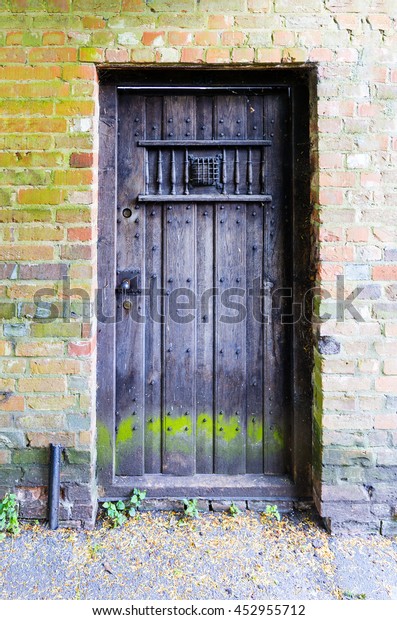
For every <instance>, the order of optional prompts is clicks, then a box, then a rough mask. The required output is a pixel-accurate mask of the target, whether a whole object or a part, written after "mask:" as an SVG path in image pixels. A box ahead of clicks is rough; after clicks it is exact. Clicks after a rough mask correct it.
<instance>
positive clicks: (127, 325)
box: [115, 96, 145, 475]
mask: <svg viewBox="0 0 397 620" xmlns="http://www.w3.org/2000/svg"><path fill="white" fill-rule="evenodd" d="M144 110H145V107H144V99H143V97H134V98H131V97H128V96H127V97H126V96H120V98H119V104H118V114H119V135H120V136H122V139H120V140H119V144H118V167H117V178H118V205H117V213H118V215H117V244H116V264H117V273H118V276H117V278H118V285H120V284H121V281H122V280H123V279H127V280H129V279H131V277H132V275H133V274H137V275H136V276H135V277H136V278H137V279H138V280H137V283H136V284H137V287H138V288H140V289H141V288H142V286H143V284H144V282H145V252H144V238H145V217H144V214H141V209H140V208H138V205H137V206H136V207H135V208H134V207H132V203H133V197H134V196H136V195H137V193H139V192H141V191H142V189H143V181H144V152H143V150H142V149H141V150H139V151H138V152H137V151H136V149H134V147H133V144H134V140H133V135H132V134H133V133H134V132H136V131H139V132H142V131H143V126H144V123H145V117H144ZM130 207H132V208H131V211H132V215H131V217H124V216H123V211H124V209H125V208H130ZM128 305H130V307H127V306H128ZM143 309H144V298H143V296H142V295H135V296H131V295H125V294H124V293H121V292H119V293H118V296H117V324H116V343H117V346H116V470H115V471H116V474H117V475H126V474H128V475H132V474H136V475H140V474H142V473H143V472H144V451H143V437H144V415H145V373H144V365H143V363H142V362H143V360H144V359H145V324H144V322H143V321H142V320H140V316H141V315H142V314H143Z"/></svg>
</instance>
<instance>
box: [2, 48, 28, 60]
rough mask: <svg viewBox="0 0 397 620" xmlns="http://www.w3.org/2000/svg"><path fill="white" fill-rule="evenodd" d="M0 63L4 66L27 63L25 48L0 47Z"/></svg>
mask: <svg viewBox="0 0 397 620" xmlns="http://www.w3.org/2000/svg"><path fill="white" fill-rule="evenodd" d="M0 62H1V63H2V64H6V63H13V62H26V51H25V50H24V49H23V48H22V49H19V48H13V47H0Z"/></svg>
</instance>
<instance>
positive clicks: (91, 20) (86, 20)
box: [82, 15, 106, 30]
mask: <svg viewBox="0 0 397 620" xmlns="http://www.w3.org/2000/svg"><path fill="white" fill-rule="evenodd" d="M82 22H83V26H84V28H87V30H100V29H102V28H105V27H106V22H105V20H104V19H103V18H102V17H95V16H90V15H85V16H84V17H83V20H82Z"/></svg>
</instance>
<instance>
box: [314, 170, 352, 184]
mask: <svg viewBox="0 0 397 620" xmlns="http://www.w3.org/2000/svg"><path fill="white" fill-rule="evenodd" d="M355 181H356V175H355V174H354V172H335V171H330V172H325V171H324V172H321V173H320V186H323V187H354V186H355Z"/></svg>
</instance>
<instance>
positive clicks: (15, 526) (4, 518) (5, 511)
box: [0, 493, 19, 541]
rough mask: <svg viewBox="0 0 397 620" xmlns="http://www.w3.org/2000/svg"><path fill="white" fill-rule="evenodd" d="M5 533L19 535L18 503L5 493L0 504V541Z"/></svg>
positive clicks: (11, 495)
mask: <svg viewBox="0 0 397 620" xmlns="http://www.w3.org/2000/svg"><path fill="white" fill-rule="evenodd" d="M6 533H8V534H14V535H15V534H19V522H18V503H17V498H16V495H13V494H12V493H7V494H6V495H5V496H4V498H3V499H2V500H1V502H0V541H1V540H4V538H5V537H6Z"/></svg>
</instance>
